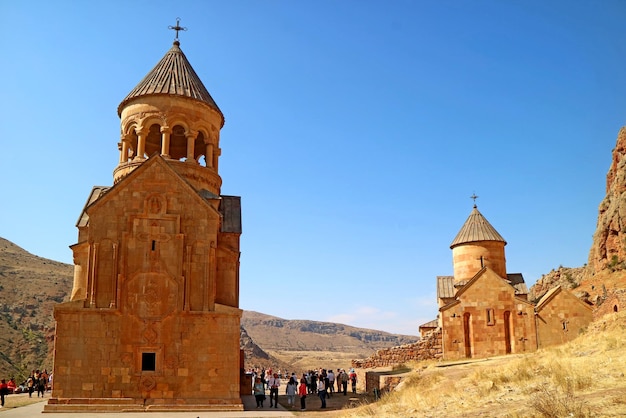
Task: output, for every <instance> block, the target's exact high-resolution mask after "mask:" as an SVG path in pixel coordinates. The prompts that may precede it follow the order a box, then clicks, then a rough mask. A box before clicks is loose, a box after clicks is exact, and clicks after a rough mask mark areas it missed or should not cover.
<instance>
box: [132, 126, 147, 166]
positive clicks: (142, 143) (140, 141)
mask: <svg viewBox="0 0 626 418" xmlns="http://www.w3.org/2000/svg"><path fill="white" fill-rule="evenodd" d="M135 132H136V133H137V155H135V158H134V160H135V161H137V160H145V157H144V156H143V155H144V154H145V153H146V135H147V134H148V130H147V129H141V130H139V129H137V130H135Z"/></svg>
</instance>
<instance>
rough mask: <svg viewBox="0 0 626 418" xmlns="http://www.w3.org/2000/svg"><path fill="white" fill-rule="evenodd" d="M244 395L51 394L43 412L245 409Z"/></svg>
mask: <svg viewBox="0 0 626 418" xmlns="http://www.w3.org/2000/svg"><path fill="white" fill-rule="evenodd" d="M243 410H244V407H243V402H242V401H241V399H239V398H236V399H220V400H214V401H207V400H200V399H187V400H185V401H181V400H172V399H150V400H149V402H146V403H144V400H143V399H132V398H50V399H49V400H48V403H47V404H46V405H44V409H43V412H44V413H46V412H51V413H54V412H195V411H243Z"/></svg>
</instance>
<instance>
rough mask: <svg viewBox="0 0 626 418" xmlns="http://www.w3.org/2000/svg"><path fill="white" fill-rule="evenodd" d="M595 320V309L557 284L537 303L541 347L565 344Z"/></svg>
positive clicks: (538, 333) (538, 332)
mask: <svg viewBox="0 0 626 418" xmlns="http://www.w3.org/2000/svg"><path fill="white" fill-rule="evenodd" d="M592 320H593V309H592V308H591V306H590V305H588V304H586V303H585V302H583V301H581V300H580V299H578V298H577V297H576V296H574V295H573V294H572V293H571V292H568V291H567V290H564V289H562V288H561V286H557V287H555V288H554V289H551V290H550V291H549V292H548V293H546V294H545V295H544V296H543V298H541V300H540V301H539V303H537V307H536V321H537V335H538V338H539V347H540V348H543V347H548V346H551V345H557V344H563V343H566V342H568V341H571V340H573V339H574V338H576V337H577V336H578V335H579V333H580V332H581V331H582V330H584V329H585V328H587V325H589V323H590V322H591V321H592Z"/></svg>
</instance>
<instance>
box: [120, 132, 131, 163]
mask: <svg viewBox="0 0 626 418" xmlns="http://www.w3.org/2000/svg"><path fill="white" fill-rule="evenodd" d="M129 141H130V135H129V134H124V135H122V150H121V152H120V163H127V162H128V144H129Z"/></svg>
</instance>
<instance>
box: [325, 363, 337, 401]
mask: <svg viewBox="0 0 626 418" xmlns="http://www.w3.org/2000/svg"><path fill="white" fill-rule="evenodd" d="M326 377H327V378H328V389H327V390H328V391H329V392H328V397H329V398H330V397H332V394H333V393H334V392H335V373H333V369H328V374H327V375H326Z"/></svg>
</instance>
